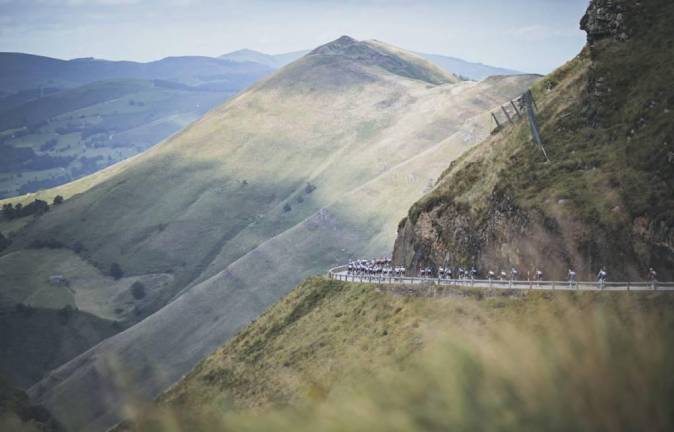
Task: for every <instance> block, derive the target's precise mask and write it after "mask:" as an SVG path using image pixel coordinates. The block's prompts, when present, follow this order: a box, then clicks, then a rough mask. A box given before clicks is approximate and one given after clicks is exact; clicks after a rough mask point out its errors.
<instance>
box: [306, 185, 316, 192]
mask: <svg viewBox="0 0 674 432" xmlns="http://www.w3.org/2000/svg"><path fill="white" fill-rule="evenodd" d="M315 190H316V186H314V185H312V184H311V183H307V185H306V186H305V188H304V193H306V194H310V193H311V192H313V191H315Z"/></svg>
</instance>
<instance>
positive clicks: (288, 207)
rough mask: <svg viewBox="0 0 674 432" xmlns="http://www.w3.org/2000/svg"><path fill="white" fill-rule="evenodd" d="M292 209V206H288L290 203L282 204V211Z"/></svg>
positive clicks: (286, 211)
mask: <svg viewBox="0 0 674 432" xmlns="http://www.w3.org/2000/svg"><path fill="white" fill-rule="evenodd" d="M292 209H293V208H292V207H291V206H290V204H288V203H285V204H284V205H283V211H284V212H285V213H288V212H289V211H290V210H292Z"/></svg>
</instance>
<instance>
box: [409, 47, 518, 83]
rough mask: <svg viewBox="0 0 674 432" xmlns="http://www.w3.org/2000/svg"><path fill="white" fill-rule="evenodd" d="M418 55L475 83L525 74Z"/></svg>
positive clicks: (435, 55) (450, 59) (442, 57)
mask: <svg viewBox="0 0 674 432" xmlns="http://www.w3.org/2000/svg"><path fill="white" fill-rule="evenodd" d="M417 54H418V55H420V56H421V57H423V58H425V59H426V60H428V61H430V62H432V63H435V64H436V65H438V66H440V67H441V68H443V69H445V70H447V71H449V72H451V73H453V74H455V75H458V76H461V77H465V78H468V79H470V80H473V81H480V80H483V79H485V78H487V77H490V76H500V75H521V74H523V73H524V72H519V71H516V70H512V69H505V68H500V67H495V66H489V65H485V64H482V63H473V62H468V61H466V60H461V59H459V58H456V57H448V56H443V55H439V54H424V53H417Z"/></svg>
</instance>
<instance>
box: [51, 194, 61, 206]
mask: <svg viewBox="0 0 674 432" xmlns="http://www.w3.org/2000/svg"><path fill="white" fill-rule="evenodd" d="M53 204H54V205H59V204H63V197H62V196H61V195H56V196H55V197H54V202H53Z"/></svg>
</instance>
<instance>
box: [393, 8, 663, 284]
mask: <svg viewBox="0 0 674 432" xmlns="http://www.w3.org/2000/svg"><path fill="white" fill-rule="evenodd" d="M672 19H674V5H673V4H672V3H671V2H667V1H658V0H651V1H647V2H640V3H634V2H627V1H614V2H609V1H604V0H596V1H594V2H593V3H592V5H591V6H590V8H589V9H588V12H587V14H586V15H585V17H584V18H583V20H582V22H581V26H582V28H583V29H584V30H585V31H586V32H587V34H588V44H587V46H586V48H585V49H584V50H583V51H582V52H581V54H580V55H579V56H578V57H576V58H575V59H573V60H572V61H570V62H569V63H567V64H566V65H564V66H562V67H561V68H559V69H558V70H557V71H555V72H554V73H552V74H551V75H549V76H547V77H545V78H544V79H543V80H541V81H540V82H539V83H537V84H536V85H535V86H534V87H533V95H534V98H535V100H536V102H537V105H538V110H537V111H536V117H537V119H538V123H539V126H540V132H541V136H542V141H543V145H544V147H545V149H546V151H547V153H548V155H549V158H550V162H546V161H545V158H544V156H543V153H542V152H541V149H540V148H539V147H538V146H536V145H534V144H532V142H531V138H530V132H529V125H528V124H527V123H526V122H519V123H518V124H517V125H516V126H515V127H512V128H506V130H504V131H502V132H500V133H499V134H497V135H495V136H493V137H492V138H490V139H489V140H487V141H485V142H484V143H482V144H480V145H479V146H477V147H475V148H473V149H472V150H471V151H470V152H468V153H467V154H466V155H465V156H463V157H462V158H460V159H459V160H457V161H456V162H455V163H453V164H452V165H450V167H449V168H448V169H447V170H446V172H445V173H444V174H443V176H442V177H441V179H440V180H439V181H438V183H437V184H436V186H435V187H434V189H433V191H432V192H430V193H429V194H428V195H426V196H425V197H424V198H422V199H421V200H420V201H419V202H417V203H416V204H415V205H414V206H413V207H412V208H411V209H410V211H409V213H408V217H407V218H406V219H405V220H404V221H403V222H402V223H401V225H400V229H399V234H398V239H397V240H396V245H395V253H394V257H395V259H396V262H398V263H404V264H405V265H406V266H407V267H408V268H410V269H414V268H417V266H426V265H429V266H431V267H433V268H437V267H438V266H441V265H443V263H444V262H447V263H449V264H450V265H456V266H458V265H464V266H469V265H472V264H476V265H478V266H479V267H480V268H481V269H482V270H483V271H487V270H498V269H499V268H501V269H502V268H510V266H511V265H512V266H515V267H518V268H519V269H520V272H528V273H532V272H533V271H534V269H536V268H541V269H542V271H543V272H544V273H545V274H546V276H547V277H548V278H554V279H562V280H563V279H564V278H565V277H566V274H567V271H568V269H569V268H572V269H575V270H576V271H577V273H578V275H579V277H583V278H593V277H594V275H596V273H597V272H598V271H599V269H600V268H601V267H603V266H605V267H606V269H607V271H608V274H609V277H610V278H611V279H613V280H622V281H626V280H627V281H628V280H632V281H636V280H644V279H646V278H647V277H648V272H649V268H650V267H654V268H655V270H656V271H657V272H658V276H659V277H660V278H661V279H662V280H671V279H672V277H674V163H672V161H673V157H674V156H673V155H674V147H673V146H674V121H673V120H674V89H673V88H672V86H671V84H670V83H671V82H672V80H673V79H674V55H672V50H671V47H672V44H673V43H674V42H673V41H674V31H673V30H672V28H671V25H670V23H671V22H672Z"/></svg>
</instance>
